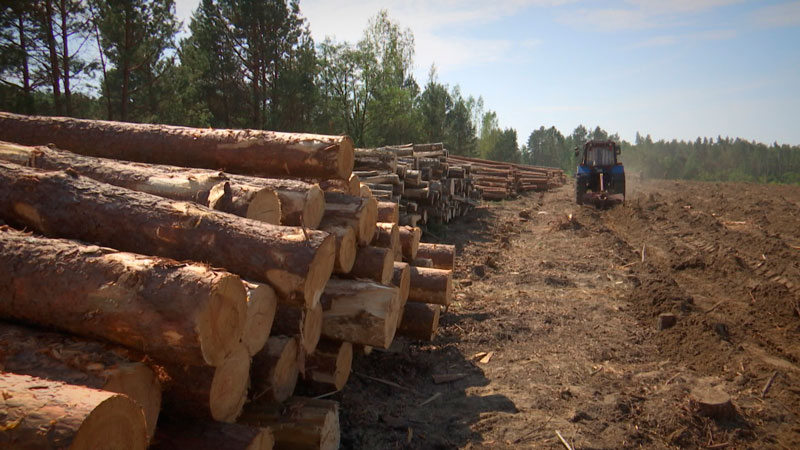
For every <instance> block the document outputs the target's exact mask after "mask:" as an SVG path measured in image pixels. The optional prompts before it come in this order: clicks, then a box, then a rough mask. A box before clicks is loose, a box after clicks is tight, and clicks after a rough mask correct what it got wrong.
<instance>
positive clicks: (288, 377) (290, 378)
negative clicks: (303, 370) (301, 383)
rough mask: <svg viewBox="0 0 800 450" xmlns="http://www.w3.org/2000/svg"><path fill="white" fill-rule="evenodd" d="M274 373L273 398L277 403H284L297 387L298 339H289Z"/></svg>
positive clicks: (272, 381)
mask: <svg viewBox="0 0 800 450" xmlns="http://www.w3.org/2000/svg"><path fill="white" fill-rule="evenodd" d="M267 345H269V343H268V344H267ZM272 373H273V379H272V380H271V382H270V385H271V386H272V397H273V398H274V399H275V400H276V401H278V402H282V401H284V400H286V399H287V398H289V397H290V396H291V395H292V393H293V392H294V388H295V386H296V385H297V376H298V373H299V368H298V366H297V339H294V338H288V340H287V341H286V345H284V347H283V349H282V351H281V353H280V357H279V358H278V361H277V362H276V363H275V369H274V370H273V372H272Z"/></svg>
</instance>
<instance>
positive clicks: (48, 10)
mask: <svg viewBox="0 0 800 450" xmlns="http://www.w3.org/2000/svg"><path fill="white" fill-rule="evenodd" d="M54 15H55V12H54V11H53V0H45V2H44V11H42V17H41V20H42V24H43V25H44V32H45V41H46V43H47V50H48V55H49V57H50V73H49V74H48V75H49V77H50V83H51V87H52V89H53V106H54V107H55V108H54V109H55V111H56V114H64V110H63V108H62V107H61V71H60V63H59V62H58V51H57V49H56V37H55V30H54V29H53V16H54Z"/></svg>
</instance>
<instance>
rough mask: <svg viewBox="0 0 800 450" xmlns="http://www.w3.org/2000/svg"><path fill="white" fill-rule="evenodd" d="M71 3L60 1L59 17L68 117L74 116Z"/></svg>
mask: <svg viewBox="0 0 800 450" xmlns="http://www.w3.org/2000/svg"><path fill="white" fill-rule="evenodd" d="M69 14H70V11H69V3H68V2H67V0H59V16H60V17H61V47H62V48H61V50H62V52H61V61H62V64H61V66H62V67H63V68H64V74H63V77H62V79H63V80H64V105H65V106H66V114H67V116H72V92H71V90H70V85H69V82H70V72H69V65H70V56H69V30H68V29H67V18H68V17H69Z"/></svg>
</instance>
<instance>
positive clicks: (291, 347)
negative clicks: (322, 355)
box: [251, 336, 299, 402]
mask: <svg viewBox="0 0 800 450" xmlns="http://www.w3.org/2000/svg"><path fill="white" fill-rule="evenodd" d="M297 352H298V345H297V340H296V339H295V338H293V337H288V336H272V337H270V338H269V340H268V341H267V345H266V346H264V349H263V350H261V352H259V354H257V355H256V356H255V357H254V358H253V367H252V370H251V374H252V381H253V386H254V388H255V392H254V397H255V399H258V398H263V399H264V400H267V401H274V402H282V401H284V400H286V399H287V398H289V397H290V396H291V395H292V393H293V392H294V388H295V386H296V385H297V377H298V375H299V368H298V365H297Z"/></svg>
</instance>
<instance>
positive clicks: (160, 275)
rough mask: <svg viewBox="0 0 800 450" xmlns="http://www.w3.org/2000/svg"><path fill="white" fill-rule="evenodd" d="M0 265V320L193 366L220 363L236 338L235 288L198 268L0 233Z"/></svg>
mask: <svg viewBox="0 0 800 450" xmlns="http://www.w3.org/2000/svg"><path fill="white" fill-rule="evenodd" d="M0 267H3V268H4V270H2V271H0V317H2V318H6V319H14V320H20V321H25V322H28V323H36V324H39V325H43V326H50V327H56V328H59V329H61V330H64V331H67V332H70V333H73V334H76V335H81V336H86V337H90V338H98V339H103V340H107V341H110V342H114V343H117V344H120V345H123V346H126V347H130V348H132V349H136V350H139V351H142V352H146V353H148V354H150V355H152V356H153V357H154V358H157V359H162V360H166V361H177V362H181V363H185V364H195V365H203V364H209V365H218V364H220V363H222V361H223V360H224V358H225V356H226V355H227V354H228V353H230V352H231V351H232V350H233V349H234V348H235V347H236V346H237V345H238V342H239V339H240V337H241V335H242V328H243V326H244V322H245V317H246V308H247V304H246V302H245V290H244V287H243V286H242V282H241V281H240V280H239V277H237V276H235V275H232V274H229V273H226V272H220V271H215V270H211V269H210V268H208V267H207V266H205V265H200V264H192V263H185V262H184V263H178V262H176V261H172V260H168V259H164V258H157V257H151V256H141V255H135V254H132V253H122V252H117V251H115V250H111V249H109V248H103V247H97V246H95V245H92V246H87V245H81V244H78V243H76V242H72V241H67V240H61V239H45V238H38V237H33V236H28V235H26V234H23V233H20V232H17V231H13V230H11V229H9V228H0ZM65 268H68V270H65Z"/></svg>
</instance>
